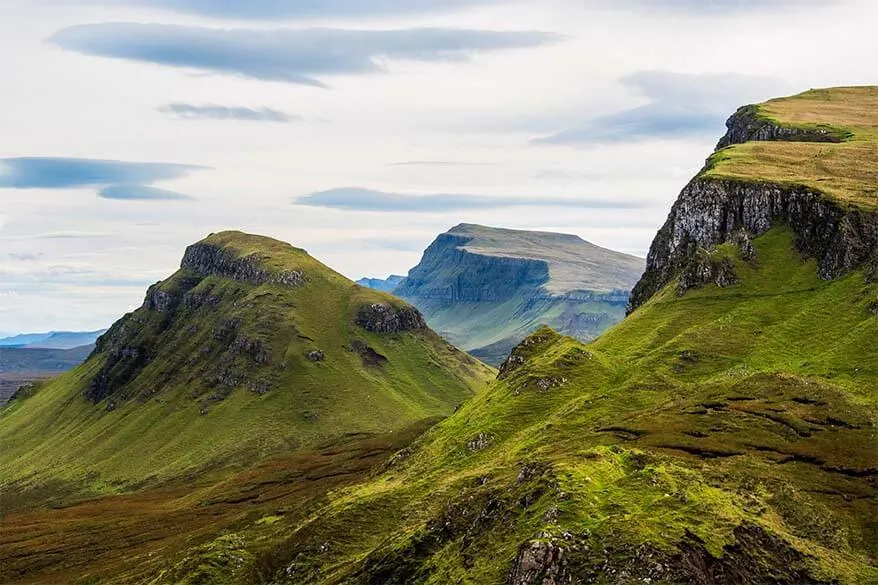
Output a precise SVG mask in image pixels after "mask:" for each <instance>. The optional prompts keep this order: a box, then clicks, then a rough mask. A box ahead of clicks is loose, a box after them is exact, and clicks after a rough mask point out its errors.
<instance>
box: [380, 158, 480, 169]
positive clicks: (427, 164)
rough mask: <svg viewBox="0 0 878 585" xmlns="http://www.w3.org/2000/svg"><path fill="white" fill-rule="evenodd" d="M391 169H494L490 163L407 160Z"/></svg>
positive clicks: (391, 164)
mask: <svg viewBox="0 0 878 585" xmlns="http://www.w3.org/2000/svg"><path fill="white" fill-rule="evenodd" d="M388 166H391V167H493V166H496V163H490V162H456V161H451V160H406V161H402V162H395V163H390V165H388Z"/></svg>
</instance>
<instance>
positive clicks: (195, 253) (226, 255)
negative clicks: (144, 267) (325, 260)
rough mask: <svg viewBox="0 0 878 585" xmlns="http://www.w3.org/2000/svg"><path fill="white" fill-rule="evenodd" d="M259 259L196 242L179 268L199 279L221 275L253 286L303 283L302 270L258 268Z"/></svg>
mask: <svg viewBox="0 0 878 585" xmlns="http://www.w3.org/2000/svg"><path fill="white" fill-rule="evenodd" d="M259 259H260V257H259V254H249V255H246V256H242V257H239V256H236V255H235V253H234V252H232V251H231V250H229V249H227V248H223V247H221V246H218V245H215V244H210V243H205V242H199V243H197V244H193V245H191V246H189V247H188V248H186V252H185V253H184V254H183V261H182V262H181V263H180V268H182V269H184V270H190V271H192V272H194V273H196V274H198V275H200V276H221V277H224V278H231V279H232V280H237V281H239V282H246V283H248V284H252V285H254V286H260V285H263V284H280V285H283V286H288V287H295V286H300V285H302V284H303V283H304V282H305V275H304V274H302V272H301V271H298V270H278V271H271V270H266V269H264V268H261V267H260V265H259Z"/></svg>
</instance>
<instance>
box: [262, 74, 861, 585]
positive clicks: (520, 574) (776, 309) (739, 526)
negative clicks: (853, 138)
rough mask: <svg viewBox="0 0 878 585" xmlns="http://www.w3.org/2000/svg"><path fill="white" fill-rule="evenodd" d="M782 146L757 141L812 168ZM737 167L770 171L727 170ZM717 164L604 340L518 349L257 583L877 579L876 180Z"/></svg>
mask: <svg viewBox="0 0 878 585" xmlns="http://www.w3.org/2000/svg"><path fill="white" fill-rule="evenodd" d="M872 92H873V89H872V88H864V89H862V90H861V94H862V96H866V97H868V96H869V95H871V94H872ZM805 95H807V94H805ZM819 95H822V96H823V97H824V98H825V99H826V100H832V99H835V97H834V96H838V99H844V100H846V101H849V100H850V99H851V91H850V90H848V89H842V90H838V92H837V93H836V92H835V91H833V90H825V91H822V92H820V94H819ZM774 103H775V102H769V104H770V105H769V106H766V107H771V104H774ZM757 109H758V107H757ZM855 111H856V112H857V115H856V118H857V120H860V121H859V122H858V123H860V124H866V123H872V121H874V119H875V116H876V115H878V110H876V109H874V108H868V107H867V105H865V102H864V103H861V108H860V109H857V108H855ZM863 118H865V119H866V121H862V119H863ZM739 121H740V120H739V119H737V118H733V119H732V120H730V134H734V133H735V132H736V126H737V125H738V124H739ZM843 121H844V120H843V119H842V120H839V119H833V120H832V123H833V124H839V123H841V122H843ZM850 126H851V127H853V126H854V125H853V124H851V125H850ZM777 127H779V126H775V130H774V132H775V133H774V135H773V136H772V135H768V136H766V137H764V138H761V139H762V140H774V141H776V142H772V143H771V144H772V148H773V149H774V150H775V151H778V152H780V151H783V150H784V149H785V148H787V147H790V150H789V152H790V153H795V152H798V145H799V144H800V143H799V142H790V141H789V140H792V139H791V138H789V137H787V139H786V140H785V139H784V138H783V137H782V136H781V135H782V133H778V132H777V131H776V128H777ZM749 139H753V138H752V137H751V138H749ZM795 139H796V140H801V139H802V137H801V136H797V137H796V138H795ZM791 145H792V146H791ZM759 146H762V144H761V143H760V144H759ZM831 146H835V145H831ZM739 151H741V152H745V153H748V155H747V156H750V155H752V156H757V155H758V152H759V151H758V149H757V148H756V147H755V146H753V143H749V142H748V143H746V144H738V143H737V142H734V143H733V144H730V145H728V147H727V148H726V149H725V150H723V151H721V153H720V155H718V156H724V157H729V158H730V159H734V158H735V157H736V156H738V153H739ZM838 152H839V153H840V154H839V155H838V156H841V157H843V156H846V155H845V153H846V152H848V151H847V150H845V149H844V148H843V147H842V150H839V151H838ZM742 156H743V155H742ZM791 156H792V155H791ZM871 160H872V161H873V162H878V160H876V159H871ZM713 162H714V163H715V162H716V160H714V161H713ZM766 164H767V163H766ZM713 168H714V170H713V171H711V170H708V171H707V172H706V176H700V177H698V178H696V179H695V180H694V181H693V183H691V184H690V185H689V186H687V188H686V189H685V190H684V192H683V193H682V194H681V198H680V200H679V201H678V202H677V204H675V207H674V210H672V213H671V215H670V216H669V219H668V223H667V224H666V225H665V227H663V228H662V230H661V231H660V232H659V234H658V236H657V238H656V241H655V242H654V244H653V249H652V251H651V252H650V258H649V260H648V263H647V273H646V275H645V276H644V281H646V282H647V283H649V287H652V286H653V285H656V284H657V285H658V286H657V288H656V289H655V290H656V292H654V293H651V294H643V295H642V296H641V297H640V298H638V299H637V301H638V302H637V303H636V304H635V305H634V307H633V308H634V309H636V310H634V311H633V313H632V314H631V315H630V316H629V317H627V318H626V319H625V320H624V321H623V322H622V323H620V324H618V325H617V326H616V327H614V328H613V329H611V330H610V331H608V332H607V333H605V334H604V335H603V336H601V337H600V338H599V339H598V340H597V341H595V342H594V343H592V344H589V345H585V344H582V343H580V342H578V341H576V340H573V339H571V338H568V337H563V336H559V335H558V334H557V333H555V332H553V331H551V330H549V329H542V330H540V331H538V332H537V333H536V334H534V335H532V336H531V337H529V338H527V339H526V340H525V341H524V342H523V343H522V344H520V345H519V346H518V347H517V348H516V349H515V350H514V351H513V353H512V355H511V356H510V358H509V359H508V360H507V361H506V362H505V363H504V365H503V367H502V368H501V373H500V376H499V378H498V380H497V382H495V383H494V384H493V385H492V386H491V388H490V389H489V391H487V392H485V393H482V394H480V395H479V396H477V397H475V398H474V399H472V400H471V401H469V402H467V403H466V405H465V406H464V407H463V408H462V409H461V410H460V411H458V412H457V413H455V414H454V415H453V416H452V417H450V418H448V419H447V420H445V421H443V422H442V423H440V424H439V425H437V426H436V427H434V428H433V429H431V430H430V431H429V432H428V433H427V434H426V435H425V436H424V437H422V438H421V439H420V440H419V441H418V442H417V443H416V444H415V445H414V446H413V447H412V448H410V449H407V450H406V451H404V452H402V453H401V454H400V455H398V456H397V458H396V459H394V460H393V461H391V463H390V464H389V469H388V470H387V471H386V472H385V473H384V474H383V475H381V476H379V477H378V478H376V479H375V480H374V481H372V482H369V483H366V484H363V485H361V486H359V487H354V488H349V489H348V490H345V491H341V492H338V493H336V494H334V495H333V498H332V502H331V504H329V505H327V507H326V508H325V510H324V512H323V513H322V514H321V515H319V516H315V518H314V519H313V520H312V522H310V523H308V524H306V525H296V526H289V528H288V532H286V533H284V539H285V543H284V545H282V546H281V547H278V548H275V549H274V550H272V551H271V552H270V553H264V554H265V558H271V559H276V563H275V565H274V569H275V571H274V572H273V573H270V575H269V576H268V577H266V578H265V580H264V582H278V583H281V582H283V583H287V582H289V583H292V582H295V583H376V584H377V583H435V584H439V583H479V584H489V583H496V584H501V583H506V584H513V585H526V584H537V583H556V584H558V583H563V584H573V583H601V584H622V583H624V584H628V583H664V584H683V583H687V584H688V583H697V584H722V585H731V584H735V585H739V584H740V585H743V584H773V585H778V584H790V585H792V584H803V583H807V584H817V583H819V584H824V583H825V584H830V583H844V584H851V585H854V584H857V585H861V584H864V583H878V564H876V561H878V538H876V535H878V521H876V518H878V514H876V512H878V507H876V501H878V484H876V478H878V440H876V432H878V351H876V348H878V316H876V315H878V285H876V284H875V274H874V273H872V271H871V267H872V266H874V262H875V260H876V257H878V238H875V234H878V229H876V227H878V216H876V214H875V213H874V212H873V211H871V209H872V206H871V202H873V201H874V187H875V184H874V183H868V184H866V185H865V186H864V188H863V190H859V191H857V192H856V193H857V195H856V196H848V197H838V196H836V195H832V194H827V193H823V192H819V191H818V192H815V191H813V190H811V191H809V189H813V187H809V186H808V182H809V181H810V180H811V176H810V171H809V170H808V167H807V165H805V166H804V168H805V173H804V174H803V176H802V177H801V179H802V181H801V183H795V182H793V183H791V184H790V183H786V182H783V183H778V184H771V183H767V181H768V180H769V179H773V178H774V176H769V175H766V174H765V173H764V172H763V170H764V167H762V166H757V167H756V169H758V172H754V175H753V176H750V177H747V178H746V179H747V180H744V181H738V182H736V180H730V178H729V177H728V176H723V177H721V178H717V177H713V178H711V176H710V175H711V173H713V172H718V170H717V169H725V168H726V167H723V166H722V165H718V166H715V167H713ZM738 168H739V169H740V168H742V167H738ZM834 168H835V169H844V168H848V167H847V166H846V165H845V164H843V162H842V163H839V164H838V165H837V166H836V167H834ZM839 172H841V171H839ZM857 172H859V171H857ZM838 179H839V181H843V180H845V179H846V177H844V176H840V177H839V178H838ZM754 185H755V186H754ZM835 200H839V203H833V202H832V201H835ZM827 201H829V202H827ZM863 202H865V204H863ZM760 205H763V206H764V207H760ZM723 218H725V219H723ZM714 220H717V222H716V223H712V222H713V221H714ZM870 238H871V239H870ZM717 240H719V241H717ZM711 242H714V243H713V244H711ZM824 247H825V249H824ZM674 254H678V255H679V256H677V257H674ZM832 262H836V263H835V264H832ZM830 269H832V270H830ZM827 273H836V274H837V275H836V277H835V278H831V279H830V278H828V276H827ZM642 283H643V281H642ZM642 283H641V284H642ZM639 286H640V285H639ZM649 287H641V291H646V292H649V291H650V290H652V289H650V288H649ZM343 526H356V527H357V528H356V530H354V531H352V532H350V533H348V534H349V536H347V537H346V538H344V539H339V538H338V537H337V536H335V535H336V534H337V533H338V531H339V529H340V527H343ZM322 541H327V542H330V543H332V546H331V547H329V549H328V551H325V552H321V553H320V554H317V553H315V552H314V551H315V548H314V544H313V543H315V542H322ZM278 550H281V551H282V552H278ZM284 571H286V573H284Z"/></svg>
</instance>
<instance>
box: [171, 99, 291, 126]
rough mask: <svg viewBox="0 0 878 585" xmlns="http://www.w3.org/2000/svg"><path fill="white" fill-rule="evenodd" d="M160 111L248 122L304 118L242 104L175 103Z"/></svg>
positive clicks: (178, 115) (209, 118)
mask: <svg viewBox="0 0 878 585" xmlns="http://www.w3.org/2000/svg"><path fill="white" fill-rule="evenodd" d="M158 111H160V112H162V113H165V114H170V115H172V116H176V117H177V118H183V119H185V120H241V121H246V122H293V121H301V120H304V118H302V117H301V116H292V115H290V114H287V113H285V112H281V111H280V110H274V109H272V108H246V107H241V106H235V107H232V106H218V105H212V104H205V105H200V106H199V105H194V104H182V103H173V104H166V105H164V106H160V107H159V108H158Z"/></svg>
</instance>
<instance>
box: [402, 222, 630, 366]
mask: <svg viewBox="0 0 878 585" xmlns="http://www.w3.org/2000/svg"><path fill="white" fill-rule="evenodd" d="M642 270H643V264H642V260H640V259H639V258H635V257H634V256H629V255H627V254H622V253H619V252H613V251H611V250H607V249H604V248H600V247H598V246H595V245H593V244H590V243H589V242H586V241H584V240H582V239H581V238H579V237H577V236H572V235H566V234H556V233H547V232H529V231H521V230H510V229H500V228H490V227H485V226H479V225H472V224H461V225H458V226H456V227H454V228H452V229H451V230H449V231H448V232H446V233H443V234H440V235H439V236H438V237H437V238H436V240H435V241H434V242H433V243H432V244H430V246H429V247H428V248H427V249H426V250H425V252H424V255H423V258H422V260H421V262H420V263H419V264H418V265H417V266H415V267H414V268H412V270H411V271H410V272H409V274H408V276H407V277H406V278H405V279H404V280H402V282H400V283H399V284H398V285H397V286H396V287H395V288H394V289H393V293H394V294H396V295H398V296H400V297H401V298H403V299H405V300H407V301H408V302H410V303H412V304H413V305H415V306H417V307H418V308H419V309H420V310H421V311H422V312H423V313H424V315H425V317H426V319H427V322H428V323H429V324H430V326H431V327H433V328H434V329H436V330H437V331H439V332H440V333H441V334H442V335H444V336H445V337H446V338H447V339H448V340H449V341H451V342H452V343H454V344H455V345H457V346H458V347H461V348H463V349H465V350H467V351H469V352H470V353H471V354H473V355H474V356H476V357H478V358H480V359H482V360H484V361H487V362H488V363H491V364H493V365H499V364H500V362H502V361H503V359H505V357H506V356H507V355H508V354H509V351H510V350H511V349H512V347H514V346H515V345H516V344H517V343H518V342H520V341H521V340H522V339H524V337H525V336H527V335H528V334H529V333H531V332H533V331H534V330H535V329H536V328H538V327H539V326H541V325H550V326H552V327H554V328H555V329H557V330H559V331H561V332H563V333H565V334H567V335H571V336H574V337H576V338H578V339H582V340H591V339H594V338H595V337H597V336H598V335H599V334H600V333H601V332H602V331H604V330H606V329H607V328H608V327H610V326H611V325H613V324H614V323H616V322H617V321H619V320H620V319H621V318H622V317H623V315H624V310H625V305H626V303H627V302H628V294H629V291H630V290H631V287H632V286H633V284H634V283H635V282H636V280H637V278H638V277H639V276H640V274H641V272H642Z"/></svg>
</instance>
